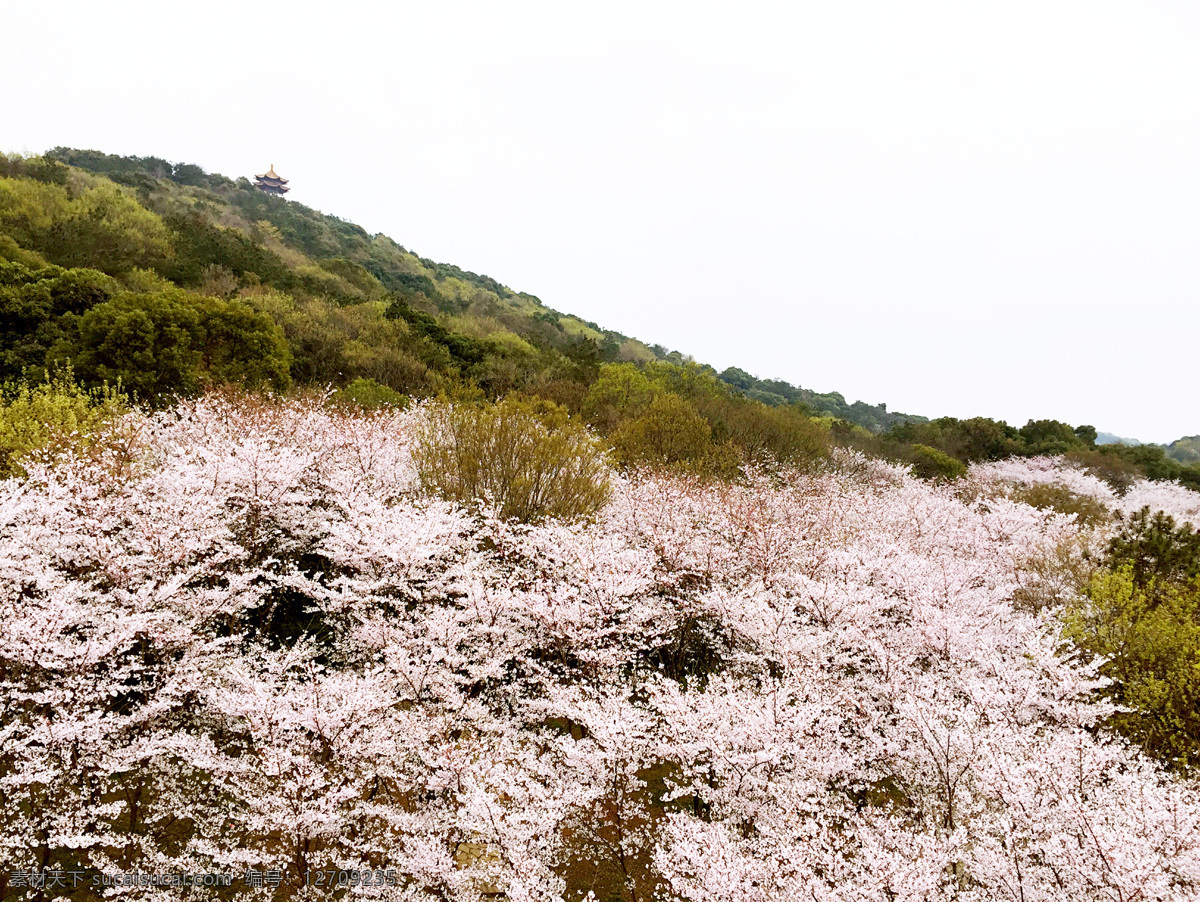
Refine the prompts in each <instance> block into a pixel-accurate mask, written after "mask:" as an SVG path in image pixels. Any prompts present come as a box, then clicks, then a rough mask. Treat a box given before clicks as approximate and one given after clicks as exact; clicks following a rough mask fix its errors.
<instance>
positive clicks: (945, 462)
mask: <svg viewBox="0 0 1200 902" xmlns="http://www.w3.org/2000/svg"><path fill="white" fill-rule="evenodd" d="M908 461H909V463H910V464H912V469H913V472H914V473H916V474H917V475H918V476H920V477H921V478H922V479H958V477H960V476H963V475H965V474H966V472H967V465H966V464H964V463H963V462H962V461H961V460H959V459H958V458H956V457H951V456H950V455H949V454H947V453H945V452H944V451H939V450H938V449H937V448H930V447H929V446H928V445H913V446H912V448H911V449H909V453H908Z"/></svg>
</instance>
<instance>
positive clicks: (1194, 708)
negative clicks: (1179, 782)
mask: <svg viewBox="0 0 1200 902" xmlns="http://www.w3.org/2000/svg"><path fill="white" fill-rule="evenodd" d="M1066 622H1067V635H1068V636H1069V637H1070V638H1072V639H1073V640H1074V641H1075V643H1076V644H1077V645H1078V646H1079V648H1080V649H1082V650H1083V651H1084V652H1085V653H1086V654H1087V655H1088V656H1089V657H1096V656H1100V657H1104V658H1107V661H1106V662H1105V664H1104V665H1103V666H1102V669H1101V672H1102V673H1103V674H1104V675H1105V676H1107V677H1109V678H1110V679H1112V680H1113V684H1112V686H1111V687H1110V688H1109V690H1108V694H1109V695H1110V696H1111V697H1112V699H1113V701H1115V702H1117V703H1118V704H1120V705H1122V706H1124V707H1126V708H1128V709H1129V710H1126V711H1120V712H1118V713H1116V714H1114V715H1113V716H1112V719H1111V721H1110V723H1111V725H1112V726H1113V727H1114V728H1115V729H1116V730H1117V731H1118V732H1119V733H1121V734H1122V735H1124V736H1126V737H1128V738H1130V739H1132V740H1134V741H1135V742H1138V743H1139V744H1141V746H1142V747H1143V748H1145V750H1146V751H1147V752H1148V753H1149V754H1151V755H1154V756H1155V757H1158V758H1160V759H1161V760H1163V761H1165V762H1167V763H1168V764H1170V765H1172V766H1174V767H1176V768H1177V769H1180V770H1188V769H1190V768H1195V767H1196V766H1197V765H1200V584H1197V583H1195V582H1193V583H1192V584H1190V585H1173V584H1171V583H1158V582H1155V581H1154V580H1153V579H1152V580H1151V581H1150V582H1149V583H1146V584H1144V585H1139V580H1138V578H1137V576H1136V575H1135V573H1134V569H1133V567H1132V566H1130V565H1126V566H1123V567H1122V568H1121V569H1119V570H1117V571H1116V572H1108V573H1103V574H1100V575H1098V576H1096V577H1095V578H1093V580H1092V582H1091V583H1090V585H1089V586H1088V588H1087V592H1086V596H1084V597H1083V598H1081V599H1080V600H1079V601H1078V602H1077V603H1076V604H1075V605H1074V606H1073V607H1072V608H1071V609H1069V610H1068V612H1067V614H1066Z"/></svg>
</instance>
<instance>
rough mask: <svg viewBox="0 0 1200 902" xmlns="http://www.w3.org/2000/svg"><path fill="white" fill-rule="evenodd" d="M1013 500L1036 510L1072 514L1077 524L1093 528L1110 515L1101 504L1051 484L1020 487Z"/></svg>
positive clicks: (1105, 520)
mask: <svg viewBox="0 0 1200 902" xmlns="http://www.w3.org/2000/svg"><path fill="white" fill-rule="evenodd" d="M1013 498H1015V499H1016V500H1017V501H1023V502H1025V503H1026V504H1028V505H1030V506H1031V507H1036V508H1037V509H1038V510H1053V511H1057V512H1058V513H1060V514H1074V515H1075V520H1076V522H1077V523H1080V524H1081V525H1084V526H1094V525H1096V524H1098V523H1106V522H1107V521H1108V520H1109V519H1111V516H1112V515H1111V514H1110V513H1109V510H1108V508H1107V507H1105V506H1104V504H1103V503H1101V502H1100V501H1097V500H1096V499H1095V498H1091V497H1089V496H1087V495H1080V494H1079V493H1077V492H1072V491H1071V490H1070V489H1068V488H1067V487H1066V486H1062V485H1054V484H1053V483H1041V484H1039V485H1031V486H1022V487H1021V488H1019V489H1017V490H1016V491H1015V492H1014V493H1013Z"/></svg>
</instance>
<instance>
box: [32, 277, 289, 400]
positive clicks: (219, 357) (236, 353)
mask: <svg viewBox="0 0 1200 902" xmlns="http://www.w3.org/2000/svg"><path fill="white" fill-rule="evenodd" d="M70 319H72V324H73V326H74V328H73V329H64V331H69V332H72V333H73V334H71V335H70V337H66V338H63V339H62V340H60V341H59V342H58V343H56V344H55V345H54V346H53V347H52V348H51V349H50V351H49V352H48V354H47V362H48V364H54V363H69V364H71V365H72V366H73V367H74V368H75V371H76V373H77V374H78V376H79V379H80V381H81V382H83V383H84V384H85V385H91V386H97V385H102V384H104V383H108V384H118V383H119V384H120V385H121V386H122V387H123V388H124V389H126V390H127V391H129V392H130V393H131V394H132V395H133V396H135V397H137V398H139V399H141V400H144V401H160V400H162V399H165V398H167V397H169V396H171V395H176V394H187V393H189V392H192V391H195V390H196V389H197V388H199V387H200V385H201V384H202V383H205V382H217V383H227V384H235V385H242V386H244V387H246V388H264V387H266V388H272V389H275V390H277V391H282V390H283V389H286V388H287V387H288V386H289V385H290V382H291V380H290V376H289V374H288V370H289V368H290V366H291V353H290V351H289V349H288V345H287V341H286V339H285V338H284V335H283V332H282V330H281V329H280V328H279V327H278V326H277V325H276V324H275V323H274V322H273V321H272V320H271V319H270V317H268V316H266V315H265V314H262V313H259V312H257V311H255V310H253V309H252V308H251V307H249V306H248V305H247V304H245V303H243V302H241V301H223V300H220V299H218V298H200V297H196V296H195V295H192V294H189V293H188V292H186V291H183V290H181V289H178V288H173V289H168V290H166V291H156V292H147V293H141V294H133V293H128V292H127V293H124V294H119V295H117V296H116V297H114V298H112V299H111V300H109V301H105V302H104V303H102V304H97V305H96V306H94V307H92V308H90V309H89V310H87V311H86V312H85V313H84V314H83V315H82V316H79V317H73V318H70Z"/></svg>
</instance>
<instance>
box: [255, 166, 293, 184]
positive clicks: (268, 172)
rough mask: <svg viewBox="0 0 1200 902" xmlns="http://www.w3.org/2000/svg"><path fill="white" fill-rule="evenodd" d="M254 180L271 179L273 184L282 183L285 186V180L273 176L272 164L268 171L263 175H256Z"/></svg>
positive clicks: (273, 168) (273, 167)
mask: <svg viewBox="0 0 1200 902" xmlns="http://www.w3.org/2000/svg"><path fill="white" fill-rule="evenodd" d="M255 178H256V179H271V180H272V181H275V182H283V183H284V184H287V179H285V178H280V177H279V176H278V175H276V174H275V164H274V163H272V164H271V168H270V169H268V170H267V171H266V172H265V173H263V174H262V175H256V176H255Z"/></svg>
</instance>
